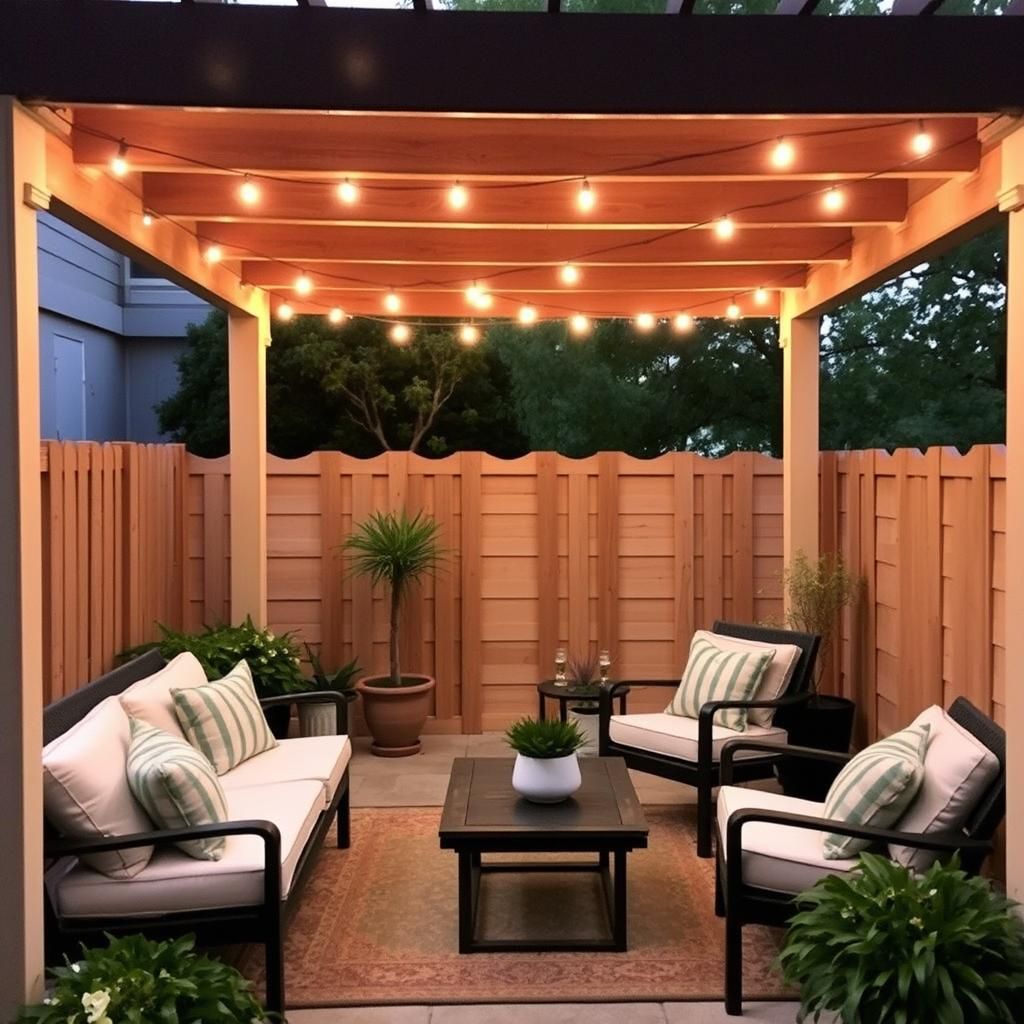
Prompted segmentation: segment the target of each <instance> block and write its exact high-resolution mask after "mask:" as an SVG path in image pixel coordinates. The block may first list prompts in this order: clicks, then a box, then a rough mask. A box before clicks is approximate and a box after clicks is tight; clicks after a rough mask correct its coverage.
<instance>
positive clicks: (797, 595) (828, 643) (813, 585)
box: [782, 551, 864, 693]
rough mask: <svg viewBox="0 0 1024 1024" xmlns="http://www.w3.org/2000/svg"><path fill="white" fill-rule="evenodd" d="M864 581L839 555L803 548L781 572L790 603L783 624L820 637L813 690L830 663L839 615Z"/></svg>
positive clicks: (857, 593)
mask: <svg viewBox="0 0 1024 1024" xmlns="http://www.w3.org/2000/svg"><path fill="white" fill-rule="evenodd" d="M863 582H864V581H863V579H862V578H861V577H860V576H856V575H854V574H853V573H852V572H851V571H850V570H849V568H847V565H846V562H845V561H844V560H843V556H842V555H841V554H823V555H821V556H820V557H819V558H816V559H810V558H808V557H807V555H806V554H804V552H803V551H798V552H797V553H796V554H795V555H794V556H793V559H792V561H790V563H789V565H787V566H786V568H785V571H784V572H783V574H782V583H783V586H784V587H785V588H786V591H787V592H788V594H789V602H790V607H789V610H788V611H787V612H786V625H787V626H789V628H790V629H796V630H799V631H800V632H802V633H812V634H813V633H817V634H818V635H819V636H820V637H821V645H820V647H819V648H818V661H817V664H816V665H815V667H814V680H813V683H812V686H813V689H814V692H815V693H816V692H817V689H818V684H819V683H820V682H821V677H822V674H823V673H824V671H825V668H826V666H827V665H828V663H829V653H830V652H831V650H832V644H833V641H834V639H835V632H836V627H837V625H838V623H839V614H840V612H842V610H843V609H844V608H846V607H847V606H848V605H852V604H855V603H856V602H857V600H858V598H859V597H860V592H861V587H862V586H863Z"/></svg>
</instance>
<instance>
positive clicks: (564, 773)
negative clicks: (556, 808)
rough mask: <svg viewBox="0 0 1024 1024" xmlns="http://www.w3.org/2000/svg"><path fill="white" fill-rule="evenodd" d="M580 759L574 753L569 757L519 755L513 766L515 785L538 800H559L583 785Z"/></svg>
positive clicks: (547, 802)
mask: <svg viewBox="0 0 1024 1024" xmlns="http://www.w3.org/2000/svg"><path fill="white" fill-rule="evenodd" d="M582 782H583V779H582V778H581V777H580V763H579V761H578V760H577V759H576V755H575V754H569V756H568V757H524V756H523V755H522V754H517V755H516V763H515V765H514V767H513V768H512V788H513V789H514V790H515V791H516V792H517V793H518V794H519V795H520V796H522V797H525V798H526V799H527V800H530V801H532V802H533V803H535V804H557V803H559V802H560V801H562V800H567V799H568V798H569V797H571V796H572V795H573V793H575V792H576V790H577V789H579V788H580V785H581V784H582Z"/></svg>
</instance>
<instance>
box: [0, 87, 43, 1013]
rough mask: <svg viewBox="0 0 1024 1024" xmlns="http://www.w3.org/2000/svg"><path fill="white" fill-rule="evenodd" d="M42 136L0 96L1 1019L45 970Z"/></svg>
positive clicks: (31, 995)
mask: <svg viewBox="0 0 1024 1024" xmlns="http://www.w3.org/2000/svg"><path fill="white" fill-rule="evenodd" d="M45 182H46V137H45V132H44V130H43V128H42V126H41V125H40V124H38V123H37V122H36V121H35V120H34V119H33V118H32V116H31V115H30V114H29V113H28V112H27V111H25V110H24V109H23V108H22V107H20V106H19V105H18V103H17V102H16V101H15V100H14V99H12V98H10V97H0V524H2V526H0V609H2V614H0V649H2V650H3V651H4V656H5V663H6V679H7V683H6V686H5V688H4V699H3V701H0V732H2V734H3V742H2V743H0V821H2V822H3V828H2V829H0V863H2V864H3V878H4V913H3V915H0V949H2V950H3V956H2V957H0V1019H2V1020H10V1019H12V1018H13V1016H14V1015H15V1013H16V1011H17V1009H18V1007H19V1005H20V1004H21V1003H22V1002H24V1001H25V1000H34V999H36V998H38V996H39V995H40V994H41V991H42V973H43V902H42V901H43V849H42V839H43V792H42V772H41V771H40V767H39V764H40V762H39V759H40V751H41V749H42V745H43V744H42V717H43V647H42V638H43V597H42V590H43V586H42V585H43V580H42V564H43V563H42V550H43V542H42V523H41V519H42V500H41V488H40V481H39V281H38V271H37V259H38V256H37V251H36V245H37V237H36V231H37V228H36V209H39V208H45V207H46V205H47V198H46V193H45V190H44V185H45Z"/></svg>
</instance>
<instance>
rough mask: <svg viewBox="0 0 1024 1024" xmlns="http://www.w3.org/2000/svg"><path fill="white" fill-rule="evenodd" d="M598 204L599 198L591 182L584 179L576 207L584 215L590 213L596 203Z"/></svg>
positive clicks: (577, 195) (577, 196) (577, 194)
mask: <svg viewBox="0 0 1024 1024" xmlns="http://www.w3.org/2000/svg"><path fill="white" fill-rule="evenodd" d="M596 202H597V196H596V195H595V193H594V190H593V189H592V188H591V187H590V182H589V181H587V179H586V178H584V179H583V184H582V185H580V190H579V192H577V193H576V205H577V206H578V207H579V208H580V210H581V211H582V212H583V213H590V211H591V210H592V209H593V208H594V203H596Z"/></svg>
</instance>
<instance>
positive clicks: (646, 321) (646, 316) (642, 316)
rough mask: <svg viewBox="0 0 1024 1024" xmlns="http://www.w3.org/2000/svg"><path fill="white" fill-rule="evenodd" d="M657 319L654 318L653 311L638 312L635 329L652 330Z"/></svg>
mask: <svg viewBox="0 0 1024 1024" xmlns="http://www.w3.org/2000/svg"><path fill="white" fill-rule="evenodd" d="M656 323H657V321H656V320H655V319H654V314H653V313H639V314H637V318H636V326H637V330H640V331H652V330H654V325H655V324H656Z"/></svg>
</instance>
